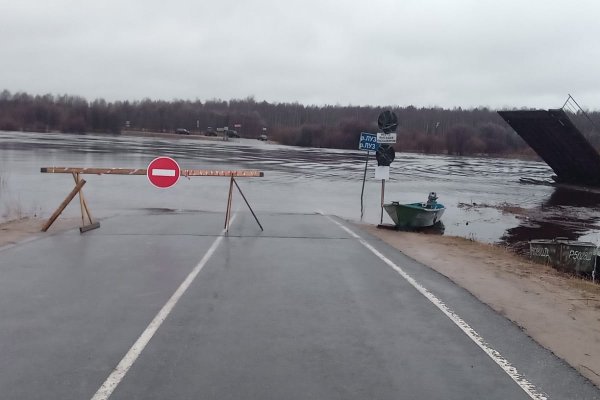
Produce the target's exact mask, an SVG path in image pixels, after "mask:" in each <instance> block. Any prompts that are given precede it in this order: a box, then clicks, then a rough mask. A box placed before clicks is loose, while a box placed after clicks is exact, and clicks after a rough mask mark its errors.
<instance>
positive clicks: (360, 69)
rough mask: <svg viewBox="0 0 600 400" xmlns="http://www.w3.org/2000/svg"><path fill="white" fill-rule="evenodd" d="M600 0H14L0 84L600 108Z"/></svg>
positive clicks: (311, 100)
mask: <svg viewBox="0 0 600 400" xmlns="http://www.w3.org/2000/svg"><path fill="white" fill-rule="evenodd" d="M599 41H600V2H598V1H571V2H566V1H556V0H546V1H527V0H515V1H513V0H510V1H506V0H505V1H497V0H496V1H487V0H486V1H481V0H480V1H475V0H473V1H466V0H452V1H450V0H435V1H434V0H431V1H428V0H392V1H382V0H381V1H380V0H370V1H360V2H359V1H329V0H302V1H296V0H278V1H277V0H263V1H254V0H251V1H244V0H214V1H205V0H195V1H192V0H169V1H165V0H143V1H128V0H102V1H97V0H96V1H93V2H92V1H87V0H52V1H42V0H0V54H1V57H0V90H1V89H8V90H10V91H11V92H15V91H26V92H29V93H32V94H45V93H52V94H63V93H68V94H76V95H81V96H84V97H86V98H88V99H90V100H91V99H94V98H97V97H102V98H105V99H107V100H127V99H128V100H136V99H142V98H146V97H149V98H152V99H164V100H171V99H174V98H178V99H190V100H195V99H200V100H207V99H213V98H220V99H225V100H228V99H231V98H245V97H248V96H253V97H254V98H255V99H256V100H259V101H261V100H266V101H269V102H293V101H298V102H300V103H303V104H317V105H322V104H340V105H348V104H352V105H379V106H386V105H399V106H407V105H415V106H417V107H421V106H425V107H427V106H440V107H455V106H456V107H458V106H460V107H463V108H470V107H476V106H487V107H491V108H505V107H511V108H512V107H524V106H526V107H536V108H552V107H560V106H562V104H563V102H564V101H565V100H566V98H567V95H568V94H569V93H570V94H572V95H573V96H574V97H575V99H576V100H578V102H579V103H580V104H581V105H582V106H585V107H587V108H590V109H600V44H599Z"/></svg>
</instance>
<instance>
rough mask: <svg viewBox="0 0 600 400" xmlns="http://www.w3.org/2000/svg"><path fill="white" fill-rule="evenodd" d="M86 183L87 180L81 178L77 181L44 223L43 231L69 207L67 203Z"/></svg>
mask: <svg viewBox="0 0 600 400" xmlns="http://www.w3.org/2000/svg"><path fill="white" fill-rule="evenodd" d="M83 185H85V180H83V179H82V180H80V181H79V182H77V185H76V186H75V187H74V188H73V190H71V193H69V195H68V196H67V197H66V198H65V199H64V200H63V202H62V203H60V206H58V208H57V209H56V211H54V214H52V216H51V217H50V219H49V220H48V221H47V222H46V223H45V224H44V226H43V227H42V232H46V231H47V230H48V228H50V226H51V225H52V224H53V223H54V221H56V218H58V216H59V215H60V214H61V213H62V212H63V210H64V209H65V208H66V207H67V205H68V204H69V203H70V202H71V200H73V197H75V196H76V195H77V193H78V192H79V191H80V190H81V188H82V187H83Z"/></svg>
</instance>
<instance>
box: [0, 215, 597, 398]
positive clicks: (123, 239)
mask: <svg viewBox="0 0 600 400" xmlns="http://www.w3.org/2000/svg"><path fill="white" fill-rule="evenodd" d="M260 217H261V222H262V224H263V226H264V227H265V231H264V232H261V231H260V230H259V229H258V227H257V226H256V224H255V222H254V220H253V219H252V217H251V216H250V215H248V214H245V213H240V214H239V215H236V217H235V219H234V221H233V224H232V227H231V229H230V232H229V234H227V235H224V234H223V232H222V223H223V215H222V214H211V213H156V214H150V215H130V216H122V217H118V218H110V219H107V220H104V221H102V227H101V228H100V229H98V230H95V231H90V232H88V233H86V234H83V235H80V234H79V232H78V231H75V230H73V231H69V232H66V233H61V234H55V235H51V236H46V237H42V238H40V239H38V240H34V241H30V242H27V243H23V244H20V245H17V246H14V247H10V248H5V249H1V250H0V354H1V355H2V356H1V357H0V371H1V373H0V398H2V399H78V400H79V399H95V400H99V399H108V398H110V399H123V400H124V399H128V400H130V399H192V398H195V399H219V400H222V399H241V398H243V399H483V398H485V399H532V398H533V399H543V398H549V399H550V398H551V399H600V392H599V391H598V389H597V388H595V387H594V386H593V385H591V384H590V383H589V382H588V381H587V380H585V379H584V378H583V377H581V376H580V375H579V374H578V373H577V372H576V371H575V370H573V369H572V368H570V367H569V366H568V365H566V364H565V363H564V362H562V361H561V360H559V359H558V358H556V357H555V356H554V355H552V354H551V353H550V352H548V351H546V350H545V349H543V348H541V347H540V346H538V345H537V344H536V343H535V342H533V341H532V340H531V339H530V338H529V337H527V336H526V335H525V334H524V333H523V332H522V331H520V330H519V329H518V328H517V327H516V326H514V325H513V324H512V323H510V322H509V321H507V320H506V319H505V318H503V317H502V316H500V315H498V314H496V313H495V312H494V311H492V310H491V309H490V308H489V307H487V306H485V305H483V304H482V303H480V302H479V301H478V300H477V299H475V298H474V297H472V296H471V295H470V294H469V293H467V292H466V291H464V290H463V289H461V288H459V287H457V286H456V285H454V284H453V283H452V282H450V281H449V280H447V279H446V278H445V277H443V276H441V275H439V274H437V273H436V272H434V271H433V270H431V269H429V268H428V267H425V266H423V265H421V264H418V263H416V262H415V261H413V260H411V259H409V258H407V257H405V256H404V255H403V254H401V253H400V252H398V251H396V250H395V249H393V248H391V247H389V246H387V245H386V244H384V243H383V242H381V241H379V240H377V239H374V238H372V237H370V236H369V235H368V234H366V233H364V232H362V231H361V230H360V229H359V228H357V227H355V226H352V225H350V224H349V223H347V222H345V221H341V220H339V219H336V218H333V217H328V216H323V215H318V214H314V215H283V214H271V215H261V216H260Z"/></svg>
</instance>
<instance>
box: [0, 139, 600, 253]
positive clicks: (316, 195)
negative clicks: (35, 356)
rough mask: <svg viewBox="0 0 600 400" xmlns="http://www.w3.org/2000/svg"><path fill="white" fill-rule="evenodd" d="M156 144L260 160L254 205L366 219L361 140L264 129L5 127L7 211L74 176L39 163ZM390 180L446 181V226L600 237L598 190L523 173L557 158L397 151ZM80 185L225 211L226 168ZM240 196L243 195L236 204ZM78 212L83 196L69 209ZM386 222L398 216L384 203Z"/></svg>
mask: <svg viewBox="0 0 600 400" xmlns="http://www.w3.org/2000/svg"><path fill="white" fill-rule="evenodd" d="M157 156H170V157H173V158H175V159H176V160H177V161H178V162H179V164H180V166H181V167H182V168H195V169H205V168H206V169H259V170H262V171H264V172H265V177H264V178H247V179H240V180H239V182H240V185H241V187H242V189H243V190H244V192H245V194H246V196H247V197H248V198H249V200H250V201H251V203H252V205H253V206H254V208H255V209H256V211H257V212H258V213H259V214H260V212H261V211H263V212H264V211H277V212H290V213H312V212H315V211H317V210H321V211H323V212H325V213H329V214H335V215H339V216H341V217H343V218H347V219H350V220H355V221H358V220H360V191H361V184H362V177H363V169H364V161H365V154H364V153H363V152H359V151H344V150H331V149H313V148H297V147H287V146H279V145H273V144H268V143H264V142H261V141H258V140H250V139H248V140H244V139H238V140H236V141H230V142H214V141H204V140H197V139H193V138H177V139H162V138H141V137H121V136H109V135H66V134H36V133H20V132H0V221H2V220H7V219H11V218H15V217H17V216H19V215H34V214H35V215H38V216H39V215H41V216H43V217H47V216H48V215H49V214H50V213H52V211H53V210H54V209H55V208H56V207H57V206H58V204H60V202H61V201H62V199H63V198H64V197H65V196H66V195H67V193H68V192H69V191H70V190H71V188H72V186H73V179H72V178H71V176H69V175H65V174H41V173H40V167H49V166H65V167H106V168H109V167H110V168H146V167H147V165H148V163H149V162H150V161H151V160H152V159H153V158H155V157H157ZM375 165H376V163H375V160H374V159H373V158H372V159H371V161H370V162H369V172H368V174H367V178H368V180H367V185H366V188H365V207H366V209H365V216H364V220H365V221H367V222H371V223H378V222H379V218H380V208H379V203H380V193H381V183H380V181H376V180H375V179H374V178H373V168H374V167H375ZM390 175H391V180H390V181H388V182H387V184H386V200H387V201H391V200H396V201H400V202H407V203H408V202H415V201H424V200H426V198H427V194H428V192H430V191H435V192H437V193H438V196H439V201H440V202H441V203H443V204H444V205H445V206H446V207H447V211H446V213H445V215H444V217H443V221H444V226H445V233H446V234H450V235H458V236H463V237H468V238H473V239H476V240H479V241H484V242H501V243H503V244H506V245H516V246H522V245H523V243H524V242H525V241H527V240H529V239H535V238H552V237H556V236H565V237H568V238H569V239H582V240H590V241H592V242H594V243H596V242H598V241H600V194H597V193H590V192H583V191H575V190H567V189H559V188H554V187H551V186H544V185H526V184H521V183H519V178H521V177H527V178H533V179H537V180H542V181H549V177H550V176H551V175H552V170H551V169H550V168H549V167H548V166H547V165H546V164H544V163H541V162H535V161H520V160H505V159H493V158H471V157H450V156H433V155H421V154H406V153H398V154H397V155H396V160H395V161H394V163H393V164H392V166H391V169H390ZM85 179H86V181H87V182H88V183H87V184H86V186H85V189H84V192H85V194H86V197H87V199H88V202H89V203H90V206H91V209H92V212H93V214H94V216H97V217H100V218H102V217H107V216H113V215H118V214H121V213H126V212H136V211H138V210H143V209H148V208H168V209H176V210H209V211H219V212H223V211H224V209H225V203H226V200H227V190H228V180H227V178H203V177H196V178H191V179H189V180H188V179H186V178H181V179H180V181H179V182H178V183H177V185H176V186H174V187H173V188H170V189H165V190H159V189H156V188H154V187H152V186H151V185H150V184H149V183H148V181H147V179H146V178H145V177H143V176H106V175H104V176H94V175H86V176H85ZM238 205H239V206H242V202H241V199H240V198H239V197H235V198H234V206H238ZM66 213H67V214H68V215H69V216H77V215H78V213H79V207H78V204H77V202H74V205H70V206H69V208H68V209H67V210H66ZM384 221H385V222H391V220H390V219H389V218H388V216H387V215H385V216H384Z"/></svg>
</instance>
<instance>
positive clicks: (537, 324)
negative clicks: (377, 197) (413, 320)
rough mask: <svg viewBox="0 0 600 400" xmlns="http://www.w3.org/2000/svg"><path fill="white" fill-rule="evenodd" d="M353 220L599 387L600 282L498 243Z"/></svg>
mask: <svg viewBox="0 0 600 400" xmlns="http://www.w3.org/2000/svg"><path fill="white" fill-rule="evenodd" d="M356 225H357V226H358V227H360V228H361V229H363V230H365V231H366V232H368V233H370V234H371V235H373V236H375V237H377V238H379V239H380V240H382V241H384V242H385V243H387V244H389V245H390V246H392V247H394V248H395V249H397V250H399V251H401V252H402V253H404V254H405V255H407V256H409V257H410V258H412V259H414V260H415V261H417V262H419V263H421V264H424V265H425V266H427V267H429V268H431V269H433V270H435V271H437V272H439V273H440V274H442V275H444V276H446V277H447V278H448V279H450V280H451V281H452V282H454V283H456V284H457V285H458V286H460V287H462V288H464V289H465V290H467V291H468V292H470V293H471V294H472V295H473V296H475V297H476V298H477V299H479V300H480V301H481V302H483V303H485V304H487V305H488V306H490V307H491V308H492V309H493V310H494V311H496V312H497V313H499V314H501V315H502V316H504V317H505V318H507V319H509V320H510V321H511V322H513V323H514V324H516V325H517V326H518V327H520V328H521V329H522V330H523V331H524V332H525V333H526V334H527V335H529V336H530V337H531V338H532V339H533V340H535V341H536V342H537V343H539V344H540V345H541V346H543V347H545V348H546V349H548V350H550V351H551V352H553V353H554V354H555V355H557V356H558V357H560V358H561V359H563V360H565V361H566V362H567V363H568V364H569V365H571V366H572V367H573V368H575V369H576V370H577V371H578V372H579V373H580V374H581V375H583V376H585V377H586V378H587V379H589V380H590V381H591V382H592V383H593V384H594V385H596V386H598V387H600V285H598V284H595V283H592V282H591V281H586V280H584V279H581V278H577V277H574V276H571V275H568V274H565V273H562V272H559V271H557V270H555V269H553V268H551V267H549V266H546V265H542V264H536V263H533V262H532V261H530V260H529V259H527V258H526V257H523V256H520V255H518V254H516V253H513V252H512V251H510V250H507V249H505V248H502V247H500V246H497V245H492V244H484V243H480V242H475V241H471V240H469V239H465V238H461V237H456V236H437V235H427V234H423V233H414V232H402V231H388V230H382V229H378V228H377V227H375V226H372V225H361V224H356Z"/></svg>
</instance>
